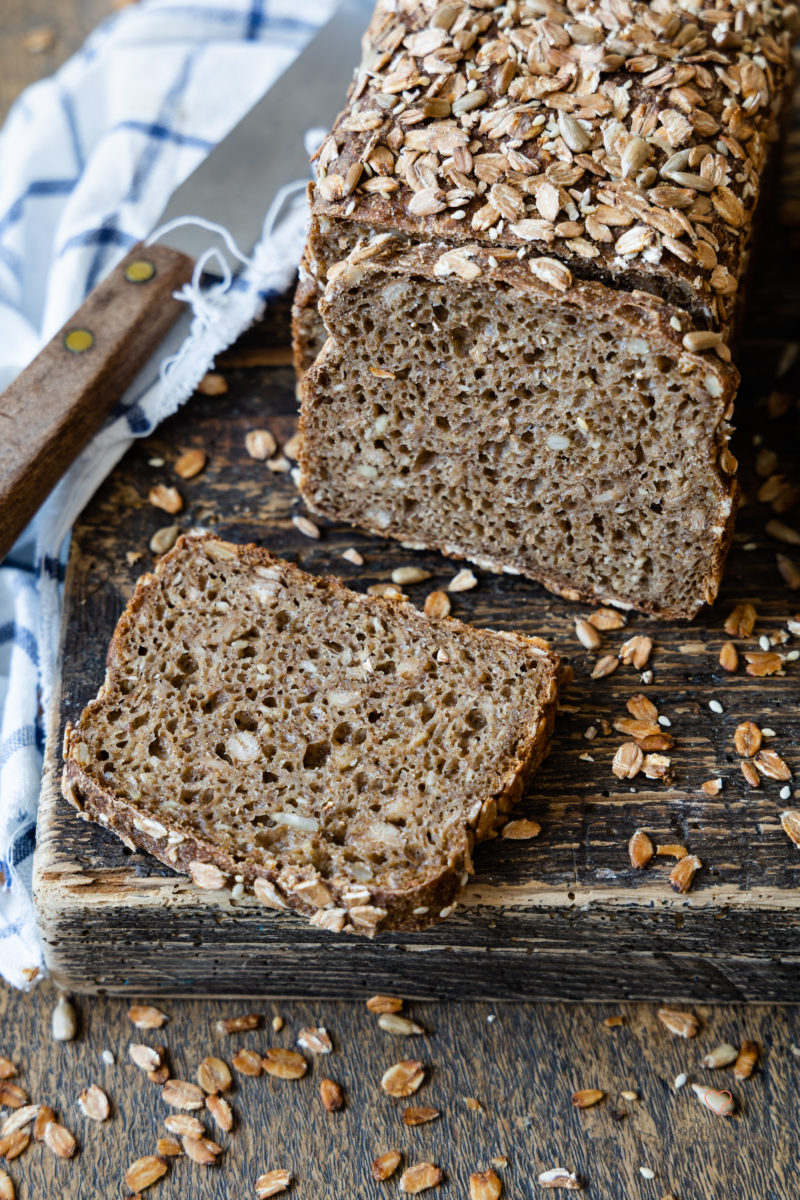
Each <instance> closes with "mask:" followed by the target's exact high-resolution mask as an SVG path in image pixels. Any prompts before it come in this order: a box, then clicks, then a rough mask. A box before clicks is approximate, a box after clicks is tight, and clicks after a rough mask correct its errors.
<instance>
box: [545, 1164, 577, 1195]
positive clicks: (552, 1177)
mask: <svg viewBox="0 0 800 1200" xmlns="http://www.w3.org/2000/svg"><path fill="white" fill-rule="evenodd" d="M581 1186H582V1184H581V1181H580V1179H579V1178H578V1176H577V1175H575V1174H574V1172H572V1171H567V1170H565V1168H564V1167H551V1168H550V1170H549V1171H542V1173H541V1175H540V1176H539V1187H544V1188H565V1189H566V1190H567V1191H573V1192H575V1191H578V1190H579V1189H580V1188H581Z"/></svg>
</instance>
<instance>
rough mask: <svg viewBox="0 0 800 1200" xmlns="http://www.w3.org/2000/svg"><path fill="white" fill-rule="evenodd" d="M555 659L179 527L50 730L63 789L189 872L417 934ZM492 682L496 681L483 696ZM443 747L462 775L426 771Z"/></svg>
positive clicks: (516, 747)
mask: <svg viewBox="0 0 800 1200" xmlns="http://www.w3.org/2000/svg"><path fill="white" fill-rule="evenodd" d="M292 612H294V613H297V614H298V616H297V618H296V620H297V621H299V622H300V623H299V624H298V625H297V627H296V628H295V627H293V626H292V624H291V617H290V613H292ZM442 646H447V649H448V654H447V656H446V661H443V660H441V659H437V657H436V653H437V649H440V648H441V647H442ZM154 647H156V648H157V650H154ZM140 651H143V652H144V653H140ZM165 653H166V654H167V656H168V658H169V664H168V665H167V664H166V662H165V660H164V658H163V655H164V654H165ZM162 664H163V665H162ZM475 664H479V665H478V666H477V667H476V666H475ZM557 672H558V659H557V657H556V656H555V655H553V654H551V653H550V652H549V650H548V649H547V648H546V647H545V645H544V643H541V642H540V641H538V640H537V639H532V638H524V637H520V636H517V635H511V634H507V633H493V632H490V631H485V630H474V629H471V628H470V627H469V626H466V625H463V624H461V623H460V622H457V621H453V620H451V619H439V620H435V621H434V620H431V619H429V618H427V617H425V616H424V615H423V614H422V613H420V612H418V611H417V610H416V609H414V608H413V607H412V606H411V605H407V604H405V603H403V602H396V601H387V600H383V599H378V598H373V597H367V596H359V595H357V594H355V593H353V592H350V591H349V590H348V589H347V588H345V587H344V586H343V585H342V584H341V583H340V582H339V581H338V580H334V579H316V578H313V577H311V576H309V575H306V574H305V573H304V572H302V571H300V570H299V569H298V568H296V567H294V566H293V565H291V564H289V563H286V562H283V561H281V560H279V559H275V558H274V557H273V556H272V555H270V554H269V553H268V552H267V551H265V550H261V549H259V548H258V547H255V546H234V545H231V544H230V543H227V542H223V541H220V540H219V539H217V538H213V537H209V536H207V535H195V536H192V537H186V538H182V539H181V540H180V541H179V542H178V544H177V545H176V547H175V549H174V550H173V551H171V552H170V553H169V554H167V555H165V556H164V558H162V559H161V560H160V561H159V563H158V566H157V567H156V570H155V572H154V573H153V574H151V575H147V576H144V577H143V578H142V579H140V581H139V583H138V585H137V588H136V592H135V593H134V596H133V598H132V600H131V602H130V604H129V606H128V608H127V609H126V611H125V613H124V614H123V616H122V617H121V619H120V622H119V624H118V626H117V629H116V632H115V634H114V638H113V640H112V643H111V647H110V649H109V654H108V662H107V676H106V680H105V683H104V684H103V687H102V688H101V689H100V693H99V695H98V697H97V698H96V699H95V700H93V701H92V702H91V703H90V704H89V705H88V707H87V708H86V709H85V711H84V713H83V714H82V715H81V717H80V718H79V720H78V722H77V723H76V724H75V725H74V726H73V725H70V726H68V728H67V731H66V735H65V745H64V759H65V767H64V794H65V796H66V798H67V799H68V800H69V801H70V802H71V803H72V804H73V805H74V806H75V807H77V808H78V809H79V810H80V811H81V812H82V813H83V814H84V817H85V818H86V819H94V820H98V821H101V822H102V823H103V824H104V825H105V826H106V827H107V828H109V829H111V830H112V831H113V832H115V833H117V835H118V836H120V837H122V838H124V839H125V840H126V841H127V842H128V844H130V845H132V846H136V847H140V848H142V849H145V850H149V851H150V852H151V853H153V854H155V855H156V857H158V858H160V859H161V860H162V861H163V862H166V863H167V864H168V865H169V866H171V867H174V868H175V869H177V870H183V871H185V872H187V873H189V874H191V875H192V876H193V878H194V879H195V881H196V882H197V883H198V884H199V885H200V886H203V887H207V888H216V889H219V890H220V892H223V891H224V889H228V888H231V887H234V886H239V885H241V887H242V888H243V889H246V890H247V891H250V892H252V893H253V895H254V897H255V900H256V901H258V902H259V903H264V904H267V905H268V906H269V907H272V908H287V907H288V908H293V909H295V910H296V911H299V912H301V913H304V914H306V915H307V916H309V917H310V918H311V920H312V921H313V923H314V924H315V926H318V927H320V928H328V929H331V930H334V931H337V932H338V931H342V930H344V931H347V932H352V933H363V934H366V935H367V936H371V935H373V934H375V933H376V932H377V931H379V930H380V929H382V928H421V927H424V926H425V925H427V924H429V923H430V922H431V921H434V920H436V919H438V918H439V917H442V916H446V915H449V912H450V911H452V908H453V900H454V898H455V896H456V894H457V893H458V891H459V890H460V888H461V887H462V886H463V885H464V883H465V882H466V879H467V878H468V875H469V873H470V871H471V850H472V846H473V845H474V843H475V842H476V841H479V840H482V839H483V838H486V837H489V836H492V835H493V834H494V832H495V830H499V829H500V828H502V826H503V825H504V824H505V822H506V820H507V819H508V815H509V813H510V811H511V809H512V807H513V805H514V803H515V802H516V801H517V799H518V798H519V797H520V796H521V794H522V790H523V788H524V785H525V782H526V781H527V779H528V777H529V776H530V774H531V773H532V771H533V770H534V769H535V767H536V766H538V764H539V762H540V761H541V759H542V757H543V756H544V754H545V752H546V749H547V746H548V743H549V739H550V734H551V731H552V726H553V723H554V719H555V710H556V704H557ZM492 678H494V679H495V680H496V684H497V688H495V689H494V690H495V691H496V692H497V691H498V689H499V692H500V693H503V694H502V695H499V693H498V695H496V696H494V697H493V698H492V700H491V702H490V701H489V699H488V697H489V695H490V694H491V692H492V688H491V687H490V685H489V681H490V680H491V679H492ZM426 696H427V697H428V699H429V701H430V703H427V702H426ZM439 700H441V705H439ZM404 701H408V703H407V704H404ZM484 703H485V704H486V705H488V706H489V707H487V710H486V714H483V713H482V712H481V711H479V707H480V704H484ZM415 705H420V706H422V707H421V710H420V714H419V715H417V713H416V709H415V708H414V707H413V706H415ZM437 706H438V707H437ZM437 713H438V714H439V715H438V717H437ZM434 719H435V720H434ZM381 721H383V725H381V724H380V722H381ZM462 721H463V722H465V724H464V727H463V731H462V732H461V733H459V731H461V730H462V725H461V722H462ZM440 725H441V731H440V732H438V733H437V732H436V730H437V729H439V726H440ZM373 730H374V732H373ZM392 730H394V733H395V737H396V738H398V737H399V738H400V741H399V743H398V742H397V741H396V740H393V738H392V736H391V733H392ZM454 737H455V739H456V740H455V742H453V740H452V739H453V738H454ZM414 739H416V749H415V747H414V746H413V745H412V744H411V742H412V740H414ZM442 739H444V741H442ZM429 743H430V745H429ZM451 743H452V744H451ZM189 744H191V746H192V751H191V754H188V753H187V751H186V747H187V745H189ZM397 744H401V745H403V746H404V755H403V756H402V763H401V762H400V758H399V756H398V754H397V750H396V746H397ZM112 746H113V747H114V750H113V754H111V755H110V754H109V750H108V748H109V747H112ZM362 746H363V747H364V750H363V751H362V749H361V747H362ZM425 747H427V749H425ZM298 749H299V757H297V758H296V760H294V759H292V761H291V762H289V767H291V770H285V771H284V767H285V764H286V761H288V759H289V758H290V757H291V756H292V755H293V754H298ZM443 754H444V755H445V757H444V758H441V756H442V755H443ZM428 755H433V756H434V757H427V756H428ZM448 755H449V756H450V757H447V756H448ZM440 758H441V761H442V763H444V766H445V767H446V769H447V771H449V770H450V765H451V763H452V768H453V770H454V772H455V775H456V777H457V778H458V779H461V772H462V771H463V770H464V764H466V765H467V766H468V767H469V769H470V771H471V772H473V774H472V775H470V777H469V779H467V778H466V777H464V779H463V782H461V783H456V784H453V783H451V782H442V780H446V779H448V778H449V777H448V776H447V775H446V774H444V773H443V774H442V775H439V774H438V773H437V771H436V769H435V767H436V764H437V763H439V761H440ZM329 760H330V761H329ZM326 764H327V765H326ZM409 770H410V771H411V782H410V783H409V782H408V781H407V779H406V777H405V774H404V772H407V771H409ZM370 771H373V772H376V776H375V779H374V780H373V777H372V775H370ZM393 771H394V772H395V774H396V780H395V786H394V787H393V788H392V789H390V790H389V791H388V792H385V790H384V787H383V784H384V783H385V780H386V779H387V778H388V776H389V775H390V774H391V772H393ZM281 772H284V773H283V774H281ZM418 780H419V781H421V782H423V783H424V784H425V787H424V788H423V789H418V788H417V787H416V783H417V781H418ZM193 782H194V784H195V786H192V784H193ZM420 796H423V797H424V799H420ZM401 804H402V805H403V810H402V812H401V810H400V808H399V807H398V806H399V805H401ZM420 806H422V807H420ZM434 814H437V820H438V824H439V827H440V831H441V836H440V838H439V841H438V843H437V845H436V847H435V849H432V848H431V843H430V842H429V841H428V839H427V834H426V833H425V832H424V831H425V830H427V829H428V828H429V826H430V825H431V823H432V822H433V824H437V821H436V820H434ZM423 818H424V820H423ZM393 821H395V822H399V824H393V823H392V822H393ZM420 830H421V831H422V832H419V833H418V832H417V831H420ZM234 881H236V882H235V883H234ZM236 894H237V895H240V894H241V893H240V892H237V893H236ZM228 1024H230V1023H228ZM248 1027H249V1025H248ZM317 1032H318V1031H317ZM220 1065H221V1066H222V1064H220ZM226 1070H227V1068H226ZM167 1086H170V1085H167ZM181 1086H182V1087H184V1088H190V1087H191V1088H192V1089H193V1090H194V1091H195V1092H196V1093H197V1094H198V1095H199V1096H200V1099H199V1101H198V1104H202V1102H203V1096H202V1093H201V1091H200V1089H199V1088H195V1086H194V1085H189V1084H182V1085H181ZM204 1086H205V1085H204ZM165 1090H166V1089H165ZM195 1099H196V1097H195Z"/></svg>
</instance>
